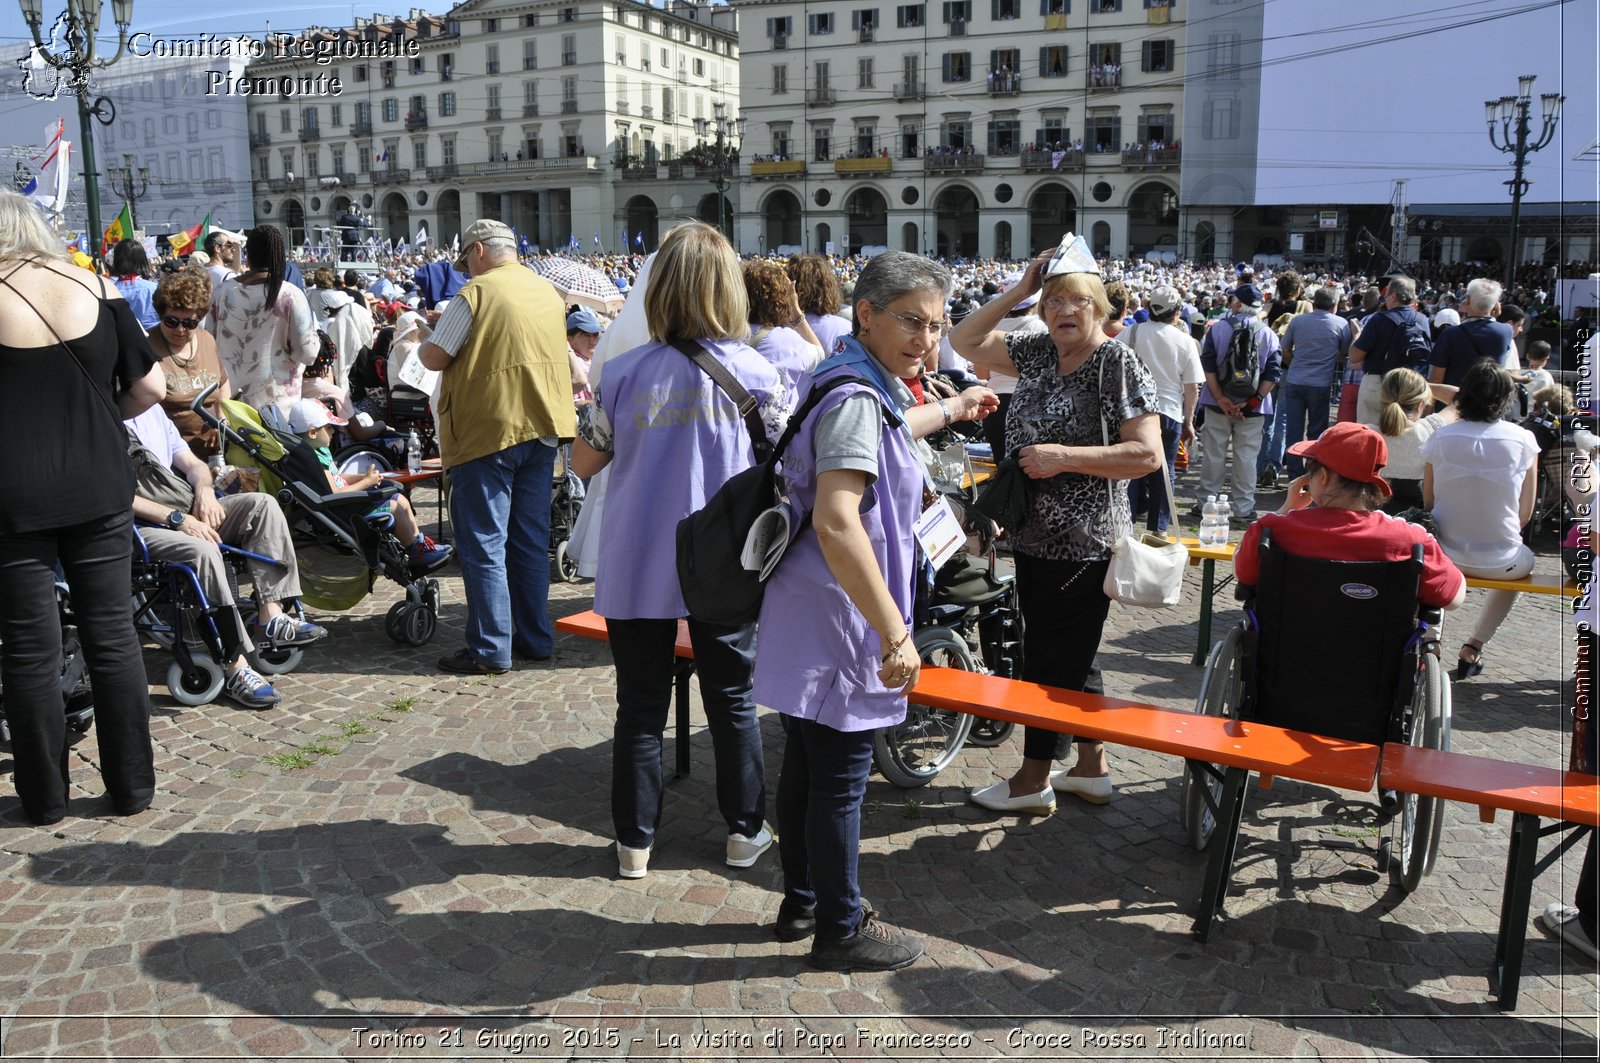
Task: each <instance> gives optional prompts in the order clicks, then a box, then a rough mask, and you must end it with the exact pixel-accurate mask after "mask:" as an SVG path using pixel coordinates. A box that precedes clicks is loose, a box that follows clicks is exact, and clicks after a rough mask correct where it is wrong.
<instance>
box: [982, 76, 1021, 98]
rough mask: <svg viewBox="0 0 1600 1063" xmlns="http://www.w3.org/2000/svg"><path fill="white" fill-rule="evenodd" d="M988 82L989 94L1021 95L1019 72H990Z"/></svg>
mask: <svg viewBox="0 0 1600 1063" xmlns="http://www.w3.org/2000/svg"><path fill="white" fill-rule="evenodd" d="M988 83H989V95H991V96H1020V95H1022V75H1021V74H990V75H989V77H988Z"/></svg>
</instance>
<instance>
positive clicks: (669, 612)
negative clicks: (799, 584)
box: [572, 222, 792, 878]
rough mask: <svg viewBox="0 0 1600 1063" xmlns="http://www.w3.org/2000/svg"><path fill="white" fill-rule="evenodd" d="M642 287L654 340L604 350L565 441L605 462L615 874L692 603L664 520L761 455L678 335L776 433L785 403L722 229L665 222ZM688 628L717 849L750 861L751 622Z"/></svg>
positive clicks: (653, 772) (579, 455)
mask: <svg viewBox="0 0 1600 1063" xmlns="http://www.w3.org/2000/svg"><path fill="white" fill-rule="evenodd" d="M633 297H634V298H639V294H638V293H636V294H635V295H634V296H633ZM643 297H644V310H645V317H646V320H647V321H648V324H649V329H650V338H651V342H649V343H646V344H645V345H643V346H641V347H635V348H634V349H633V350H631V351H627V352H625V353H623V354H619V355H617V356H616V357H615V358H613V359H610V360H609V361H607V363H606V366H605V373H604V375H603V377H602V380H601V383H600V384H599V385H598V386H597V389H596V395H595V403H594V406H595V409H594V416H593V417H592V419H591V421H590V423H589V425H588V427H587V431H586V434H585V437H584V438H582V439H579V440H577V441H576V442H575V443H574V444H573V454H572V468H573V471H574V472H576V473H577V474H578V475H579V476H583V477H589V476H593V475H594V474H595V473H597V472H599V471H600V470H601V469H603V468H606V467H607V466H608V465H609V466H610V469H611V473H610V486H609V487H608V489H607V495H606V510H605V534H604V535H603V536H602V537H601V540H600V556H599V565H598V570H597V572H596V574H595V591H594V608H595V612H597V613H599V614H600V615H601V616H603V617H605V618H606V630H607V633H608V636H609V638H610V641H611V654H612V658H613V659H614V660H615V662H616V666H617V722H616V728H615V731H614V737H613V744H612V754H611V764H612V768H611V771H612V775H611V816H612V820H613V822H614V824H615V826H616V831H617V864H618V869H619V873H620V874H621V875H622V877H623V878H643V877H644V876H645V873H646V872H647V870H648V868H649V862H650V851H651V848H652V846H653V845H654V844H655V837H656V827H657V825H658V824H659V823H660V822H661V801H662V778H661V734H662V731H663V730H664V729H665V727H666V723H667V710H668V707H669V706H670V704H671V701H672V680H673V669H674V666H675V659H674V656H673V645H674V643H675V641H676V639H677V634H678V620H679V619H680V618H682V617H685V616H687V615H688V610H687V609H685V608H684V604H683V597H682V595H681V594H680V593H679V592H678V570H677V565H676V560H675V546H674V544H675V539H674V537H673V533H672V529H673V528H675V527H676V526H677V523H678V521H679V520H680V519H682V518H683V517H686V516H688V515H689V514H690V513H692V512H693V511H695V510H697V509H699V508H700V507H701V506H702V505H704V504H705V501H706V499H707V498H709V497H710V496H711V495H713V494H714V493H716V491H717V489H718V488H719V487H721V486H722V484H723V483H724V481H726V480H727V479H728V478H729V477H730V476H732V475H734V474H735V473H738V472H742V471H743V470H745V469H747V468H749V467H750V466H751V465H752V464H753V463H754V461H755V454H754V450H753V448H752V446H751V442H750V433H749V430H748V429H747V428H746V427H745V422H744V419H743V418H741V417H740V416H739V411H738V409H737V408H736V407H735V405H734V402H733V400H732V399H730V398H728V396H727V395H725V394H724V393H723V391H722V389H721V388H719V387H718V386H717V385H716V383H714V382H713V381H712V379H711V378H710V377H709V376H707V375H706V373H705V372H704V371H703V370H702V369H701V368H700V367H699V366H697V365H696V364H695V363H694V362H693V361H691V360H690V359H689V358H688V356H686V355H684V354H683V353H682V352H680V351H679V350H677V349H676V348H675V347H673V345H672V341H674V340H676V341H679V342H683V341H689V342H692V343H698V344H699V345H700V346H701V347H703V348H704V349H705V350H706V351H708V352H709V353H710V354H711V356H712V357H714V358H715V359H717V361H719V362H721V363H722V365H723V366H725V367H726V368H727V369H728V370H729V372H731V373H732V374H733V376H734V377H735V379H737V380H738V381H739V383H740V384H741V385H743V386H744V388H745V390H747V391H748V392H749V393H750V394H751V395H753V396H754V397H755V398H756V400H757V401H758V402H759V403H760V412H761V419H762V422H763V427H764V429H765V431H766V434H767V435H768V436H769V437H770V438H771V439H772V440H774V441H776V439H777V437H778V435H779V434H780V433H781V432H782V429H783V426H784V424H785V423H787V421H788V417H789V412H790V410H791V408H792V404H791V402H790V399H789V396H788V393H787V391H786V389H785V388H784V386H783V384H782V383H781V382H780V380H779V378H778V373H777V371H776V370H774V369H773V368H772V366H771V364H769V363H768V362H767V360H766V359H765V358H762V357H761V356H760V355H759V354H757V353H756V352H755V351H753V350H751V349H750V348H749V347H748V346H746V345H745V344H744V342H743V339H744V337H746V336H747V335H749V326H748V325H747V324H746V321H747V319H748V314H747V311H746V304H745V293H744V279H743V277H741V276H740V274H739V261H738V259H737V258H735V257H734V254H733V249H732V248H731V247H729V246H728V242H727V240H725V239H723V237H722V234H721V233H719V232H717V230H715V229H713V228H711V227H710V226H708V225H703V224H700V223H698V222H693V223H690V224H688V225H682V226H679V227H678V228H676V229H674V230H672V231H671V232H670V233H668V234H667V236H666V238H665V239H664V240H662V242H661V249H660V251H659V252H657V254H656V258H655V264H654V269H653V271H652V274H651V278H650V284H649V285H648V287H647V288H646V290H645V291H644V292H643ZM689 637H690V640H691V641H692V642H693V644H694V656H695V665H696V672H697V673H698V675H699V678H700V695H701V700H702V701H703V702H704V704H705V709H706V720H707V723H708V725H709V727H710V729H711V740H712V745H713V747H714V748H715V750H716V757H717V804H718V806H719V807H720V809H721V811H722V816H723V819H725V820H726V821H727V825H728V841H727V847H726V852H725V860H726V863H727V865H728V866H729V867H741V868H742V867H750V866H752V865H753V864H754V863H755V862H756V860H757V859H758V858H759V857H760V856H761V854H762V853H764V852H766V850H767V849H768V848H769V847H770V846H771V845H772V832H771V830H769V829H768V827H767V825H766V823H765V820H764V813H765V809H766V803H767V792H766V781H765V776H764V773H763V767H762V754H761V732H760V730H759V729H758V728H757V726H756V706H755V701H754V700H753V699H752V698H751V694H750V684H751V665H752V662H753V660H754V642H755V625H753V624H748V625H745V626H743V627H737V628H729V627H721V626H718V625H714V624H706V623H702V622H700V621H697V620H695V619H693V618H690V620H689Z"/></svg>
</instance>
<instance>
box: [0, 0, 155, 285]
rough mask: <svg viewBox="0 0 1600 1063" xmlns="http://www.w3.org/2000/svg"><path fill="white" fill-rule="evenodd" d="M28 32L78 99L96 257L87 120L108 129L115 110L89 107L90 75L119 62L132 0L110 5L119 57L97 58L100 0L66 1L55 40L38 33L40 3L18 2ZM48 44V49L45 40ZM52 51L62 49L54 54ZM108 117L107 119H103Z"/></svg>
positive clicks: (95, 189) (96, 199) (95, 193)
mask: <svg viewBox="0 0 1600 1063" xmlns="http://www.w3.org/2000/svg"><path fill="white" fill-rule="evenodd" d="M18 3H19V4H20V5H21V7H22V17H23V20H24V21H26V22H27V23H28V32H29V33H31V34H32V35H33V43H34V54H35V55H37V56H39V57H40V58H41V59H43V60H44V61H45V62H46V63H49V64H50V65H51V66H53V67H55V68H56V69H57V70H59V71H61V74H62V79H63V81H64V82H65V86H66V89H67V91H68V92H70V93H72V94H73V95H75V96H77V97H78V132H79V135H80V136H81V137H82V138H83V144H82V145H81V147H82V149H83V198H84V205H85V206H86V207H87V208H88V214H89V232H90V233H91V234H92V236H91V237H90V245H91V247H92V248H93V249H94V251H95V252H96V254H98V253H99V248H98V247H95V246H94V245H96V244H98V243H99V241H100V238H101V234H102V233H103V232H105V229H104V228H102V227H101V225H100V189H99V186H98V185H96V184H95V177H96V173H95V168H94V136H93V135H92V133H91V132H90V128H89V117H90V115H94V116H95V117H97V118H101V120H102V121H104V122H106V123H107V124H110V121H111V119H110V117H109V115H110V114H114V113H115V112H114V111H107V110H102V106H101V105H102V104H109V101H106V100H96V101H95V102H94V105H93V106H91V105H90V103H89V74H90V72H91V71H93V70H97V69H103V68H105V67H108V66H110V65H112V64H113V63H115V62H116V61H117V60H118V59H121V58H122V53H123V50H124V49H126V48H127V46H128V25H129V23H131V22H132V21H133V0H111V19H112V21H113V22H115V23H116V24H117V53H116V54H115V55H113V56H112V57H111V58H110V59H99V58H96V56H95V45H96V41H95V35H96V32H97V31H98V30H99V28H100V12H101V10H102V7H103V3H104V0H67V10H66V13H65V14H64V15H62V16H61V18H60V19H59V20H58V21H57V23H56V28H58V29H60V30H61V32H60V33H59V35H58V34H57V33H55V32H54V30H52V32H51V33H49V34H41V32H40V31H41V28H42V27H43V25H44V4H43V0H18ZM47 40H48V41H49V45H47V44H46V41H47ZM50 46H56V47H59V48H60V51H59V52H52V51H51V50H50ZM102 115H106V117H102Z"/></svg>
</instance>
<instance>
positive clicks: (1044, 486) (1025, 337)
mask: <svg viewBox="0 0 1600 1063" xmlns="http://www.w3.org/2000/svg"><path fill="white" fill-rule="evenodd" d="M1082 243H1083V240H1082V237H1079V238H1078V242H1077V245H1075V247H1074V250H1073V251H1070V252H1069V253H1067V254H1066V255H1065V256H1062V259H1061V260H1059V261H1057V262H1056V263H1055V265H1056V266H1057V269H1056V271H1055V273H1053V274H1052V275H1051V276H1048V277H1045V276H1043V271H1044V268H1045V263H1046V262H1047V261H1049V260H1050V258H1051V256H1050V254H1045V255H1042V256H1040V258H1038V259H1037V260H1035V261H1034V263H1033V264H1032V265H1030V266H1029V267H1028V271H1027V272H1026V273H1025V274H1023V277H1022V280H1021V281H1019V282H1018V283H1017V284H1016V285H1014V286H1013V287H1011V288H1010V289H1008V290H1006V291H1004V292H1001V293H1000V294H999V295H997V296H996V297H995V298H993V299H991V300H990V301H989V302H987V303H985V304H983V306H981V307H980V308H978V309H977V310H976V311H974V312H973V313H972V314H971V315H969V316H968V317H967V318H966V319H965V320H964V321H962V322H961V324H960V325H958V326H957V327H956V328H955V330H954V331H953V332H951V334H950V345H951V346H952V347H954V348H955V350H956V353H957V354H960V355H961V356H963V357H964V358H967V359H970V360H971V362H972V364H973V365H975V366H977V367H978V368H980V369H987V370H989V371H991V372H1000V373H1005V374H1007V375H1014V376H1016V377H1017V391H1016V394H1015V396H1014V397H1013V398H1012V400H1011V407H1010V411H1009V413H1008V414H1007V416H1006V445H1007V446H1009V447H1012V448H1017V447H1021V448H1022V457H1021V462H1022V471H1023V472H1025V473H1027V475H1028V477H1029V479H1030V482H1031V484H1032V486H1033V488H1034V490H1033V491H1032V493H1031V498H1030V502H1029V512H1028V516H1027V518H1026V519H1025V520H1024V521H1023V523H1022V526H1021V527H1019V528H1010V529H1008V531H1009V532H1010V541H1011V548H1012V552H1013V556H1014V557H1015V559H1016V565H1017V592H1018V595H1019V597H1020V599H1021V605H1022V617H1023V628H1024V630H1025V632H1026V634H1025V635H1024V643H1023V675H1022V678H1024V679H1026V680H1029V681H1030V682H1034V683H1044V684H1047V685H1049V686H1054V687H1060V688H1062V689H1065V690H1083V691H1088V692H1090V693H1095V694H1099V693H1103V691H1102V690H1101V689H1100V683H1099V675H1098V673H1097V672H1096V671H1095V669H1094V656H1095V653H1096V652H1097V651H1098V650H1099V648H1100V635H1101V632H1102V629H1103V628H1104V627H1105V621H1106V614H1107V613H1108V612H1109V611H1110V608H1111V600H1110V599H1109V598H1107V597H1106V594H1105V591H1104V590H1102V589H1101V587H1102V585H1103V583H1104V582H1105V575H1106V569H1107V568H1108V567H1109V566H1110V563H1111V544H1112V543H1113V542H1115V541H1116V539H1117V537H1118V536H1120V535H1122V534H1123V533H1125V532H1127V531H1129V530H1130V529H1131V528H1132V526H1133V522H1132V519H1131V516H1130V514H1129V511H1128V491H1127V483H1126V481H1129V480H1136V479H1138V478H1139V477H1141V476H1145V475H1148V474H1149V473H1151V472H1154V471H1155V470H1156V469H1158V468H1160V462H1161V427H1160V419H1159V416H1158V414H1157V413H1156V390H1155V385H1154V383H1153V381H1152V380H1151V377H1150V371H1149V370H1148V369H1146V368H1145V366H1144V363H1143V362H1142V361H1140V360H1139V357H1138V355H1136V354H1134V353H1133V351H1132V349H1130V348H1129V347H1127V346H1126V345H1124V344H1123V343H1122V342H1120V341H1118V340H1110V339H1107V338H1106V336H1105V333H1104V331H1103V329H1102V326H1103V325H1104V324H1105V321H1106V317H1107V315H1108V314H1109V313H1110V310H1111V304H1110V302H1109V300H1108V299H1107V298H1106V290H1105V286H1104V285H1103V284H1102V283H1101V280H1100V274H1099V273H1098V272H1097V269H1098V267H1097V266H1096V265H1095V262H1094V258H1093V256H1092V255H1091V254H1090V253H1089V250H1088V248H1087V247H1084V246H1082ZM1080 248H1081V250H1080ZM1034 292H1040V297H1039V316H1040V317H1041V318H1043V319H1044V323H1045V325H1046V326H1048V331H1044V332H1030V333H1024V332H1021V331H1020V330H1019V331H1017V332H1009V333H1003V332H996V331H994V329H995V326H996V325H998V324H999V323H1000V320H1001V318H1003V317H1004V316H1005V315H1006V313H1007V312H1008V311H1010V309H1011V308H1012V307H1013V306H1015V305H1016V304H1017V303H1019V302H1021V301H1022V300H1023V299H1025V298H1027V297H1028V296H1029V295H1031V294H1033V293H1034ZM1102 433H1104V435H1102ZM1106 439H1109V440H1110V444H1109V445H1106V443H1105V440H1106ZM1070 743H1071V738H1070V737H1069V736H1066V735H1060V734H1057V733H1056V732H1054V731H1046V730H1042V729H1039V728H1036V727H1030V728H1028V729H1027V734H1026V737H1025V739H1024V741H1023V746H1022V757H1023V760H1022V767H1021V768H1019V769H1018V770H1017V772H1016V773H1015V774H1014V775H1012V776H1011V778H1010V779H1009V780H1004V781H1001V782H997V783H994V784H993V785H990V786H985V787H983V788H981V789H978V790H974V791H973V792H972V794H971V800H972V801H973V803H974V804H977V805H980V806H982V807H984V808H987V809H991V810H993V811H997V812H1026V813H1030V814H1032V815H1039V816H1046V815H1049V814H1050V813H1051V812H1054V811H1055V807H1056V798H1055V791H1057V790H1059V791H1061V792H1062V793H1069V794H1073V795H1075V796H1077V797H1080V798H1082V799H1083V800H1085V801H1090V802H1093V803H1095V804H1105V803H1106V802H1107V801H1109V800H1111V773H1110V771H1109V769H1108V768H1107V767H1106V756H1105V746H1104V744H1103V743H1101V742H1081V743H1079V748H1078V761H1077V763H1076V764H1074V765H1073V766H1072V768H1070V769H1068V770H1063V771H1058V772H1054V773H1052V772H1051V770H1050V767H1051V762H1052V761H1053V760H1055V759H1057V758H1058V757H1062V756H1065V755H1066V746H1067V745H1070Z"/></svg>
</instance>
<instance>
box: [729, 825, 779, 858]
mask: <svg viewBox="0 0 1600 1063" xmlns="http://www.w3.org/2000/svg"><path fill="white" fill-rule="evenodd" d="M775 840H776V836H775V835H774V834H773V833H772V824H770V823H763V824H761V829H760V830H758V831H756V836H755V837H754V838H747V837H745V836H744V835H743V834H730V835H728V850H727V857H728V860H727V863H728V866H729V867H753V866H754V865H755V862H756V861H757V860H759V859H761V854H762V853H764V852H766V851H767V850H768V849H770V848H772V843H773V841H775Z"/></svg>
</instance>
